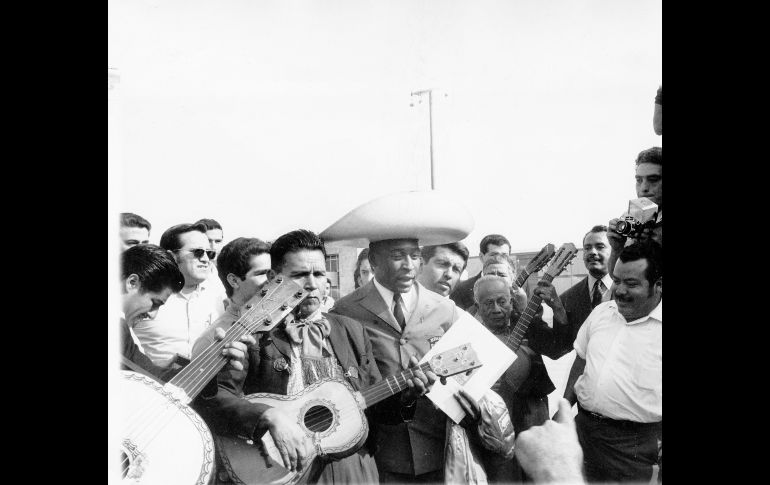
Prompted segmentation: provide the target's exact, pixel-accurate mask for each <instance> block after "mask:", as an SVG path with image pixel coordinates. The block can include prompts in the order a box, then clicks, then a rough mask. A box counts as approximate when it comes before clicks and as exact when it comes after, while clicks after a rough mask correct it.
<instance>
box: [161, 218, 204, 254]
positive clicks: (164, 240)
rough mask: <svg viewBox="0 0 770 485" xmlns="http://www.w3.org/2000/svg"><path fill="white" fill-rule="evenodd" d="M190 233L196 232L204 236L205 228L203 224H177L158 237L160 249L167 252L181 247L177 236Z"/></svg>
mask: <svg viewBox="0 0 770 485" xmlns="http://www.w3.org/2000/svg"><path fill="white" fill-rule="evenodd" d="M191 231H198V232H202V233H203V234H206V226H204V225H203V224H198V223H196V224H189V223H185V224H177V225H176V226H171V227H169V228H168V229H166V231H165V232H164V233H163V235H162V236H160V247H162V248H163V249H167V250H169V251H174V250H175V249H179V248H181V247H182V243H181V242H180V241H179V236H180V235H182V234H184V233H186V232H191Z"/></svg>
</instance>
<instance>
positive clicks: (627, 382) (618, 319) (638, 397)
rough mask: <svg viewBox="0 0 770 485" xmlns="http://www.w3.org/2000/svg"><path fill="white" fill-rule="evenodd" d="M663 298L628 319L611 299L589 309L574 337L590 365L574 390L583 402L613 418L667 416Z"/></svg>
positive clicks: (647, 420) (648, 420)
mask: <svg viewBox="0 0 770 485" xmlns="http://www.w3.org/2000/svg"><path fill="white" fill-rule="evenodd" d="M662 343H663V300H661V301H660V303H659V304H658V306H657V307H655V309H654V310H653V311H652V312H650V314H649V315H647V316H645V317H642V318H639V319H636V320H633V321H631V322H627V321H626V319H625V318H624V317H623V315H621V314H620V313H619V312H618V305H617V302H615V301H614V300H610V301H607V302H604V303H601V304H600V305H597V306H596V308H594V310H593V311H592V312H591V314H590V315H589V316H588V318H587V319H586V321H585V322H584V323H583V325H582V326H581V327H580V330H579V331H578V334H577V338H575V344H574V347H575V351H577V355H579V356H580V357H581V358H583V359H585V360H586V367H585V370H584V371H583V375H581V376H580V377H579V378H578V380H577V382H576V383H575V393H576V395H577V398H578V402H579V403H580V406H581V407H583V408H585V409H586V410H588V411H593V412H595V413H599V414H602V415H604V416H607V417H609V418H613V419H623V420H628V421H636V422H640V423H654V422H658V421H662V420H663V346H662Z"/></svg>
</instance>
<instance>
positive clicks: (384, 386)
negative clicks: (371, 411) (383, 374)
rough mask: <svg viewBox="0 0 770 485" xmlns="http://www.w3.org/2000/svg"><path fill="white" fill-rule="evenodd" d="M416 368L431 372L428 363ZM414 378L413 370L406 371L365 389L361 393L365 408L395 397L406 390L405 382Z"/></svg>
mask: <svg viewBox="0 0 770 485" xmlns="http://www.w3.org/2000/svg"><path fill="white" fill-rule="evenodd" d="M418 368H419V369H420V370H421V371H423V372H427V371H432V370H433V367H432V366H431V365H430V362H425V363H423V364H420V365H419V366H418ZM413 378H414V372H413V369H407V370H405V371H403V372H401V373H400V374H397V375H394V376H388V377H387V378H386V379H384V380H382V381H380V382H378V383H377V384H375V385H373V386H371V387H369V388H367V389H365V390H364V391H362V392H361V395H363V396H364V400H365V401H366V407H370V406H374V405H375V404H377V403H378V402H380V401H382V400H383V399H387V398H389V397H390V396H393V395H396V394H398V393H399V392H401V391H403V390H404V389H406V387H407V386H406V381H407V380H408V379H413Z"/></svg>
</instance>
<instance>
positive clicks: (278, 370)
mask: <svg viewBox="0 0 770 485" xmlns="http://www.w3.org/2000/svg"><path fill="white" fill-rule="evenodd" d="M236 241H237V240H236ZM225 256H227V255H225ZM228 260H229V258H228ZM228 260H226V259H221V260H220V263H219V264H220V272H221V271H222V270H223V269H225V268H227V267H228V266H229V261H228ZM270 261H271V266H272V268H271V270H270V271H269V272H268V279H272V278H273V277H274V276H275V275H276V274H280V275H282V276H283V277H285V278H290V279H292V280H293V281H294V282H296V283H297V284H299V285H300V286H302V288H303V289H304V290H305V291H307V292H308V296H307V298H305V300H303V301H302V302H301V303H300V304H299V305H297V307H296V308H295V310H294V312H293V313H292V314H291V315H290V317H287V320H286V321H285V322H283V323H281V324H279V325H277V326H276V327H274V328H273V329H272V330H270V331H268V332H263V333H261V334H260V338H259V342H258V345H252V346H251V347H249V351H248V359H247V361H246V365H245V366H244V367H245V368H244V369H243V370H242V371H229V372H228V371H222V372H220V373H219V375H218V380H219V390H218V392H217V394H216V395H215V396H213V397H206V396H202V397H199V398H198V399H197V400H196V401H194V402H193V407H194V408H195V410H196V411H198V413H199V414H200V415H201V416H202V417H203V419H204V420H205V421H206V423H207V424H208V425H209V427H210V428H211V429H212V431H213V432H215V433H217V434H220V435H225V436H240V437H244V436H246V437H250V438H251V439H253V440H254V441H255V442H258V441H259V440H260V439H261V437H262V435H263V434H264V433H266V432H267V433H270V436H271V437H272V439H273V441H274V442H275V444H276V447H277V448H278V451H279V452H280V453H281V457H282V459H283V465H284V467H286V468H287V469H289V470H297V471H302V470H303V469H305V468H306V467H307V466H308V463H307V457H308V456H309V454H310V452H311V450H312V449H313V446H314V445H313V443H312V442H311V440H310V438H308V437H307V436H306V435H305V433H304V431H302V429H301V428H300V427H299V424H298V423H297V422H296V419H295V418H294V417H292V416H289V415H288V414H285V413H284V412H283V411H282V410H281V409H279V408H276V407H270V406H268V405H264V404H255V403H251V402H249V401H247V400H246V399H243V396H244V395H248V394H253V393H257V392H260V393H261V392H267V393H272V394H281V395H290V394H296V393H298V392H300V391H302V390H303V389H304V388H306V387H308V386H309V385H311V384H313V383H314V382H316V381H318V380H319V379H322V378H333V379H339V380H344V381H346V382H348V383H349V384H350V385H351V386H352V387H353V388H354V389H355V390H363V389H365V388H366V387H368V386H370V385H372V384H374V383H376V382H378V381H379V380H381V379H382V378H381V376H380V373H379V371H378V369H377V365H376V364H375V360H374V356H373V355H372V345H371V342H370V341H369V338H368V336H367V334H366V332H365V331H364V329H363V328H362V326H361V324H359V323H358V322H356V321H354V320H352V319H350V318H347V317H344V316H340V315H333V314H327V313H323V312H322V311H321V298H322V297H323V294H322V285H324V284H326V249H325V248H324V243H323V241H322V240H321V239H320V238H319V237H318V236H317V235H316V234H314V233H313V232H311V231H307V230H304V229H300V230H296V231H291V232H289V233H287V234H284V235H283V236H281V237H279V238H278V239H276V240H275V241H274V242H273V243H272V246H271V247H270ZM255 264H257V263H256V262H255ZM233 269H235V268H233ZM245 274H246V275H248V272H246V273H245ZM234 276H237V275H234ZM240 279H241V278H240V277H239V276H238V277H237V278H230V277H229V275H228V278H227V281H228V282H229V283H230V284H232V283H236V284H237V283H238V281H239V280H240ZM256 291H257V290H254V292H253V293H252V292H249V293H250V294H251V296H253V295H254V293H256ZM236 295H238V298H237V299H236V298H232V297H231V300H232V303H231V305H232V306H233V308H232V309H231V308H230V305H228V312H231V313H232V317H231V318H228V319H227V320H221V321H220V322H219V324H220V325H224V327H225V328H229V327H230V326H231V325H232V324H233V322H234V321H236V320H237V318H238V317H239V316H240V305H242V304H243V303H245V301H247V299H244V298H245V297H246V296H248V295H241V294H240V293H236V292H234V293H233V296H236ZM249 298H250V297H249ZM289 321H291V323H290V324H288V323H287V322H289ZM209 332H210V331H209ZM207 339H209V340H208V341H210V335H209V333H206V334H204V335H203V336H202V337H201V340H202V341H203V342H197V343H196V346H195V347H196V351H197V350H198V349H199V348H200V349H203V348H205V347H206V344H207V341H206V340H207ZM231 458H233V457H231ZM317 463H319V466H315V467H313V469H311V470H310V471H309V472H308V476H307V481H308V482H309V483H361V484H376V483H378V476H377V466H376V464H375V461H374V458H373V457H372V455H371V450H370V448H369V446H368V445H367V444H365V445H364V446H363V447H362V448H361V449H359V450H357V451H356V453H354V454H352V455H350V456H348V457H345V458H342V459H340V460H338V461H331V462H322V463H321V462H317ZM217 480H219V481H218V482H217V483H232V481H231V478H230V477H229V476H228V475H227V474H226V473H225V474H222V473H219V474H218V475H217Z"/></svg>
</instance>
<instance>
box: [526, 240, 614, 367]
mask: <svg viewBox="0 0 770 485" xmlns="http://www.w3.org/2000/svg"><path fill="white" fill-rule="evenodd" d="M610 251H611V248H610V243H609V240H608V239H607V226H601V225H597V226H594V227H592V228H591V230H590V231H588V233H586V235H585V236H583V263H585V266H586V269H587V270H588V276H586V277H585V278H583V279H582V280H580V281H578V282H577V283H576V284H574V285H573V286H572V287H570V288H569V289H567V290H566V291H565V292H564V293H562V294H561V295H557V294H556V291H555V289H553V285H548V284H546V283H545V282H541V283H542V284H539V285H538V288H536V289H535V293H536V294H539V295H540V296H541V297H542V298H543V301H544V302H545V304H546V305H549V306H550V307H551V308H553V310H554V323H555V325H554V328H555V331H556V339H557V342H558V343H557V346H558V348H559V351H558V355H557V358H558V357H561V356H563V355H565V354H567V353H569V352H570V351H572V343H573V342H574V341H575V337H576V336H577V333H578V330H580V326H581V325H583V322H584V321H585V319H586V318H587V317H588V315H589V314H590V313H591V310H593V309H594V308H595V307H596V306H597V305H598V304H600V303H602V302H604V301H607V300H609V299H610V296H611V295H610V287H611V286H612V277H611V276H610V275H609V270H608V266H607V265H608V263H609V259H610ZM565 323H566V325H565Z"/></svg>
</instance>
